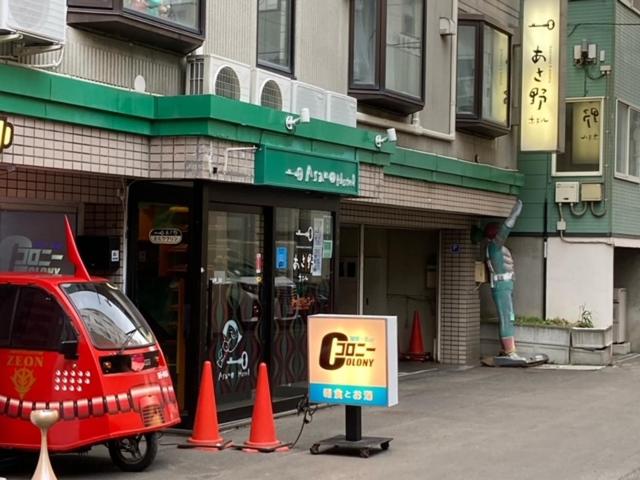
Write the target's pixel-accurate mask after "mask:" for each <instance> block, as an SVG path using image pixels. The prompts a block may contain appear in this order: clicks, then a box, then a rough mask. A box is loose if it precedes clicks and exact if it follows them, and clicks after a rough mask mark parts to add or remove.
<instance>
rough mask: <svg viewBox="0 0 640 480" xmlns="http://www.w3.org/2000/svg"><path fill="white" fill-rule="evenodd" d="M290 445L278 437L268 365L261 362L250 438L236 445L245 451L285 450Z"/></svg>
mask: <svg viewBox="0 0 640 480" xmlns="http://www.w3.org/2000/svg"><path fill="white" fill-rule="evenodd" d="M288 445H289V444H287V443H283V442H281V441H280V440H278V439H277V438H276V426H275V423H274V421H273V410H272V408H271V392H270V391H269V374H268V373H267V365H266V364H265V363H261V364H260V368H259V370H258V384H257V385H256V403H255V404H254V406H253V416H252V417H251V432H250V433H249V440H247V441H246V442H244V443H243V444H242V445H236V447H237V448H240V449H242V450H244V451H245V452H275V451H278V452H284V451H287V450H289V446H288Z"/></svg>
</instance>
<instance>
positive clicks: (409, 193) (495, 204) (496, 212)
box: [355, 167, 514, 217]
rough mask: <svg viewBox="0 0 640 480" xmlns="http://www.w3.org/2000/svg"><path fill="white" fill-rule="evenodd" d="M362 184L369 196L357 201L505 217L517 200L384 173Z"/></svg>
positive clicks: (507, 196)
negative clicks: (384, 174)
mask: <svg viewBox="0 0 640 480" xmlns="http://www.w3.org/2000/svg"><path fill="white" fill-rule="evenodd" d="M369 168H375V167H369ZM365 172H366V170H365ZM362 173H363V172H362V169H361V174H362ZM369 182H373V184H369ZM360 188H361V190H362V191H363V193H364V195H366V196H367V197H365V198H358V199H356V200H355V201H357V202H362V203H375V204H386V205H397V206H400V207H407V208H419V209H428V210H440V211H446V212H452V213H453V212H455V213H464V214H472V215H486V216H499V217H500V216H503V217H506V216H507V215H508V214H509V211H510V210H511V207H512V206H513V203H514V198H513V197H511V196H509V195H503V194H500V193H493V192H485V191H481V190H472V189H469V188H460V187H454V186H449V185H442V184H437V183H427V182H423V181H419V180H412V179H409V178H399V177H391V176H385V177H384V179H383V181H381V182H380V181H379V179H378V178H377V177H375V176H372V175H370V174H368V175H363V176H362V177H361V179H360ZM371 192H373V195H371Z"/></svg>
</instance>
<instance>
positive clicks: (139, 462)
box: [0, 222, 180, 471]
mask: <svg viewBox="0 0 640 480" xmlns="http://www.w3.org/2000/svg"><path fill="white" fill-rule="evenodd" d="M66 231H67V250H68V256H69V259H70V260H71V262H72V264H73V265H74V267H75V274H74V275H70V276H55V275H50V274H46V273H32V272H24V273H14V272H10V273H7V272H5V273H3V272H0V371H1V372H2V375H0V449H14V450H37V449H39V447H40V432H39V431H38V430H37V429H36V428H35V427H34V426H33V425H32V424H31V422H30V421H29V415H30V413H31V411H33V410H36V409H54V410H57V411H58V412H59V416H60V421H59V422H58V423H56V424H55V425H54V426H53V427H52V428H51V429H50V431H49V450H50V451H51V452H71V451H86V450H87V449H89V448H90V447H91V446H93V445H96V444H101V443H104V444H106V445H107V446H108V449H109V453H110V455H111V458H112V460H113V462H114V463H115V464H116V465H117V466H118V467H120V468H121V469H123V470H126V471H140V470H143V469H144V468H146V467H147V466H148V465H149V464H150V463H151V462H152V461H153V459H154V457H155V455H156V452H157V448H158V439H157V433H156V432H158V430H161V429H163V428H166V427H169V426H171V425H175V424H177V423H178V422H179V421H180V415H179V410H178V405H177V401H176V396H175V393H174V390H173V385H172V383H171V378H170V376H169V370H168V368H167V364H166V362H165V359H164V356H163V354H162V351H161V350H160V346H159V345H158V342H157V341H156V339H155V338H154V336H153V334H152V332H151V330H150V328H149V326H148V325H147V323H146V322H145V320H144V318H143V317H142V315H141V314H140V313H139V312H138V310H137V309H136V307H135V306H134V305H133V304H132V303H131V302H130V301H129V299H128V298H127V297H126V296H125V295H124V294H123V293H122V292H120V290H118V288H116V287H115V286H113V285H111V284H110V283H109V282H108V281H106V280H104V279H99V278H92V277H91V276H90V275H89V274H88V273H87V270H86V268H85V266H84V264H83V263H82V260H81V259H80V256H79V254H78V250H77V248H76V246H75V242H74V239H73V235H72V232H71V227H70V226H69V223H68V222H67V224H66Z"/></svg>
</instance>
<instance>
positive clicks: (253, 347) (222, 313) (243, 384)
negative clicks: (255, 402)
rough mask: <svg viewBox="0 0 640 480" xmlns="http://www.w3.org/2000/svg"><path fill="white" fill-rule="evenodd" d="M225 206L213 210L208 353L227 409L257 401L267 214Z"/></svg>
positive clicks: (219, 395)
mask: <svg viewBox="0 0 640 480" xmlns="http://www.w3.org/2000/svg"><path fill="white" fill-rule="evenodd" d="M223 208H224V207H221V208H220V209H219V210H218V209H216V210H211V211H209V221H208V235H207V280H208V282H207V287H208V303H209V308H208V317H209V318H208V325H207V346H208V354H207V356H208V358H209V360H210V361H211V363H212V365H213V368H214V383H215V385H216V399H217V403H218V408H219V409H220V410H222V411H224V410H231V409H236V408H242V407H246V406H248V405H250V404H251V398H252V393H253V390H254V389H255V385H256V379H257V373H258V364H259V362H260V361H261V360H262V357H263V346H264V338H263V337H264V334H263V326H264V315H263V311H264V308H263V259H264V252H263V246H264V216H263V214H262V211H261V210H259V209H256V210H247V209H242V210H238V209H232V208H231V207H229V208H228V209H227V208H224V209H223Z"/></svg>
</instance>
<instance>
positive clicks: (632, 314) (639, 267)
mask: <svg viewBox="0 0 640 480" xmlns="http://www.w3.org/2000/svg"><path fill="white" fill-rule="evenodd" d="M613 277H614V280H613V285H614V287H616V288H626V289H627V340H628V341H630V342H631V350H632V351H633V352H640V250H638V249H632V248H616V249H615V254H614V275H613Z"/></svg>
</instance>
